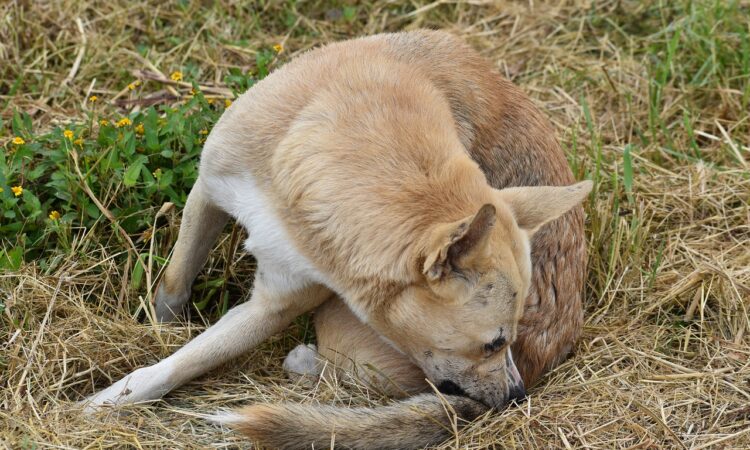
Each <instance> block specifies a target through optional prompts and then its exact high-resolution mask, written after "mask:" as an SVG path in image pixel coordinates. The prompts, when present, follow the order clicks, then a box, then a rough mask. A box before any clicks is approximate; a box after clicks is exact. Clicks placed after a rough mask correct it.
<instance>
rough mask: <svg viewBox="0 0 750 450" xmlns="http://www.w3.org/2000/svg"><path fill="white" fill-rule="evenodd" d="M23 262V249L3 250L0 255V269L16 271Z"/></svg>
mask: <svg viewBox="0 0 750 450" xmlns="http://www.w3.org/2000/svg"><path fill="white" fill-rule="evenodd" d="M22 262H23V248H21V247H13V248H12V249H10V250H3V252H2V253H1V254H0V268H2V269H9V270H13V271H15V270H18V269H20V268H21V263H22Z"/></svg>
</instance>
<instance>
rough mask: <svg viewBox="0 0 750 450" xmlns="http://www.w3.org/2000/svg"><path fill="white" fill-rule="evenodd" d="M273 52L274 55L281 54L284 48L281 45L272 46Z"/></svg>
mask: <svg viewBox="0 0 750 450" xmlns="http://www.w3.org/2000/svg"><path fill="white" fill-rule="evenodd" d="M273 50H274V51H275V52H276V53H281V52H283V51H284V46H283V45H282V44H276V45H274V46H273Z"/></svg>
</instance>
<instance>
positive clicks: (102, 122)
mask: <svg viewBox="0 0 750 450" xmlns="http://www.w3.org/2000/svg"><path fill="white" fill-rule="evenodd" d="M99 125H100V126H103V127H106V126H107V125H109V120H107V119H102V120H100V121H99Z"/></svg>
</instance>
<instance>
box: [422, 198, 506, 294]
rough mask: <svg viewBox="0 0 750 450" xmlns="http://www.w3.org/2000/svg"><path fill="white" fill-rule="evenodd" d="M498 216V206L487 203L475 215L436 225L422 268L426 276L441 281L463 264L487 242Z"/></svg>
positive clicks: (431, 279)
mask: <svg viewBox="0 0 750 450" xmlns="http://www.w3.org/2000/svg"><path fill="white" fill-rule="evenodd" d="M495 218H496V211H495V206H493V205H491V204H489V203H488V204H486V205H484V206H482V207H481V208H479V211H478V212H477V213H476V214H474V215H472V216H469V217H467V218H465V219H462V220H459V221H456V222H451V223H445V224H440V225H438V226H436V227H435V229H434V230H433V231H432V234H431V236H430V243H429V247H428V249H427V256H426V257H425V262H424V266H423V269H422V271H423V273H424V275H425V276H426V277H427V279H428V280H430V281H437V280H440V279H442V278H443V277H444V276H446V275H447V274H449V273H450V272H451V271H452V270H455V269H456V268H459V267H461V262H462V260H464V259H465V258H467V257H469V256H470V255H472V254H473V253H474V252H475V251H477V250H478V249H480V248H482V246H483V245H484V244H485V242H486V240H487V236H489V234H490V230H491V229H492V227H493V226H494V225H495Z"/></svg>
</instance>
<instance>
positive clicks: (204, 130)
mask: <svg viewBox="0 0 750 450" xmlns="http://www.w3.org/2000/svg"><path fill="white" fill-rule="evenodd" d="M198 134H203V135H206V134H208V130H207V129H205V128H204V129H202V130H200V131H199V132H198Z"/></svg>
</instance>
